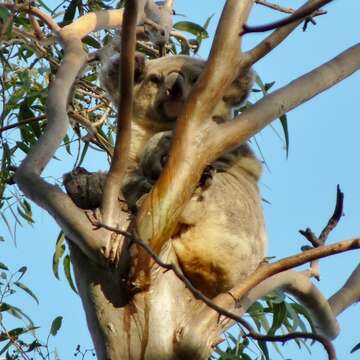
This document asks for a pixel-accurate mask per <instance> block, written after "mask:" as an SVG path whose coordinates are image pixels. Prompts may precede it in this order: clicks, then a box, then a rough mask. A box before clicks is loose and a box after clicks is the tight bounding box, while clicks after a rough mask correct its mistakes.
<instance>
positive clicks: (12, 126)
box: [0, 115, 46, 134]
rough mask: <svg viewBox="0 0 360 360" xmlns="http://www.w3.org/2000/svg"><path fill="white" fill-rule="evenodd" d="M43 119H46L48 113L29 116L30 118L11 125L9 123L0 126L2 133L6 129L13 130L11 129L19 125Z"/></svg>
mask: <svg viewBox="0 0 360 360" xmlns="http://www.w3.org/2000/svg"><path fill="white" fill-rule="evenodd" d="M42 120H46V115H40V116H36V117H31V118H28V119H25V120H21V121H19V122H17V123H15V124H10V125H7V126H3V127H2V128H0V134H1V133H3V132H4V131H7V130H11V129H14V128H16V127H19V126H23V125H26V124H30V123H32V122H36V121H42Z"/></svg>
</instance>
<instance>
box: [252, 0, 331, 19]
mask: <svg viewBox="0 0 360 360" xmlns="http://www.w3.org/2000/svg"><path fill="white" fill-rule="evenodd" d="M255 2H256V3H257V4H259V5H263V6H265V7H268V8H269V9H273V10H276V11H280V12H282V13H286V14H293V13H294V12H295V11H296V10H295V9H293V8H290V7H284V6H281V5H278V4H274V3H271V2H269V1H266V0H255ZM325 14H327V11H325V10H316V11H314V13H313V14H312V16H321V15H325Z"/></svg>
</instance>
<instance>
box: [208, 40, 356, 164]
mask: <svg viewBox="0 0 360 360" xmlns="http://www.w3.org/2000/svg"><path fill="white" fill-rule="evenodd" d="M359 68H360V44H357V45H354V46H353V47H351V48H349V49H347V50H346V51H344V52H343V53H341V54H340V55H338V56H337V57H335V58H333V59H332V60H330V61H329V62H327V63H325V64H323V65H321V66H319V67H318V68H316V69H314V70H313V71H310V72H309V73H307V74H305V75H303V76H302V77H300V78H298V79H296V80H294V81H292V82H291V83H290V84H288V85H286V86H284V87H282V88H281V89H279V90H277V91H275V92H273V93H271V94H269V95H267V96H266V97H264V98H262V99H261V100H260V101H258V102H257V103H255V104H254V106H252V107H251V108H249V109H247V110H246V111H244V112H243V113H242V114H241V115H240V116H238V117H237V118H235V119H234V121H231V122H226V123H224V124H219V128H218V129H216V130H215V131H213V133H212V146H213V147H215V148H218V149H219V152H218V153H215V154H214V158H213V159H210V161H213V160H214V159H216V157H218V156H219V154H221V153H222V152H224V151H226V150H227V149H231V148H232V147H233V146H235V145H236V144H239V143H243V142H244V141H246V140H247V139H249V138H250V137H251V136H253V135H255V134H256V133H257V132H259V131H260V130H261V129H263V128H264V127H265V126H266V125H268V124H269V123H270V122H271V121H273V120H274V119H277V118H278V117H280V116H281V115H283V114H285V113H287V112H288V111H290V110H292V109H294V108H296V107H297V106H299V105H301V104H303V103H304V102H306V101H308V100H310V99H311V98H313V97H314V96H315V95H317V94H319V93H321V92H323V91H325V90H326V89H328V88H329V87H331V86H333V85H335V84H336V83H338V82H340V81H341V80H343V79H345V78H346V77H348V76H350V75H351V74H352V73H354V72H355V71H356V70H358V69H359Z"/></svg>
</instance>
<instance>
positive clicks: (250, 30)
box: [241, 0, 333, 35]
mask: <svg viewBox="0 0 360 360" xmlns="http://www.w3.org/2000/svg"><path fill="white" fill-rule="evenodd" d="M332 1H333V0H321V1H320V4H315V3H314V4H311V5H310V6H309V7H307V8H305V9H302V10H299V11H296V12H295V13H294V14H292V15H290V16H289V17H287V18H285V19H282V20H279V21H275V22H273V23H271V24H266V25H259V26H248V25H244V28H243V32H242V34H241V35H244V34H247V33H253V32H264V31H269V30H274V29H277V28H280V27H282V26H285V25H288V24H291V23H293V22H296V21H298V20H301V19H303V18H306V17H308V16H309V15H311V14H312V13H313V12H314V11H316V10H318V9H319V8H320V7H322V6H324V5H326V4H328V3H330V2H332Z"/></svg>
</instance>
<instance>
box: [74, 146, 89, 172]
mask: <svg viewBox="0 0 360 360" xmlns="http://www.w3.org/2000/svg"><path fill="white" fill-rule="evenodd" d="M88 149H89V143H88V142H86V143H85V145H84V148H83V150H82V152H81V156H80V160H79V163H78V164H77V165H76V167H79V166H81V164H82V162H83V161H84V159H85V155H86V153H87V151H88Z"/></svg>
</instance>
